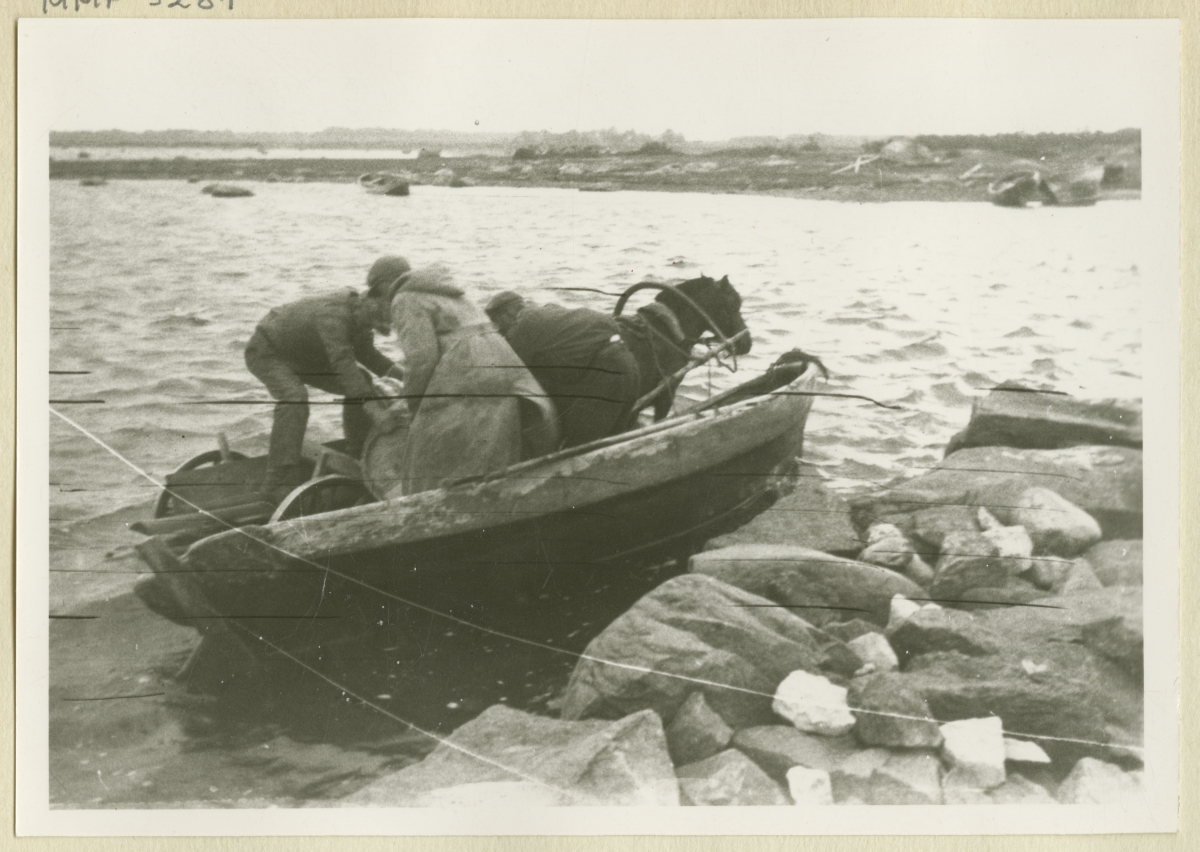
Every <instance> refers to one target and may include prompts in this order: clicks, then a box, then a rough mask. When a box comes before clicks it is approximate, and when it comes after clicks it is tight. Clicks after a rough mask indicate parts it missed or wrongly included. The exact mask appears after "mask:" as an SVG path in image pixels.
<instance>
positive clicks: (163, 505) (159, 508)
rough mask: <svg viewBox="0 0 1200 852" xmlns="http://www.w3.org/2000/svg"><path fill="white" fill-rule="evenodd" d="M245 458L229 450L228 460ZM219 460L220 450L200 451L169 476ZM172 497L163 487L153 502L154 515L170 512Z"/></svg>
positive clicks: (218, 462)
mask: <svg viewBox="0 0 1200 852" xmlns="http://www.w3.org/2000/svg"><path fill="white" fill-rule="evenodd" d="M245 460H246V456H244V455H242V454H241V453H238V452H231V453H230V454H229V456H228V461H245ZM221 461H222V457H221V451H220V450H209V451H207V452H204V453H201V454H200V455H198V456H196V457H195V458H190V459H188V460H187V461H185V462H184V463H183V464H181V465H180V466H179V467H178V468H176V469H175V471H174V473H172V474H171V476H174V475H175V474H176V473H183V472H184V471H185V470H195V469H196V468H198V467H204V466H205V465H216V464H220V463H221ZM169 478H170V477H168V479H169ZM172 499H173V498H172V496H171V493H170V492H169V491H167V490H166V489H165V488H164V489H163V490H162V492H161V493H160V494H159V495H158V502H157V503H155V504H154V517H156V518H165V517H166V516H167V515H168V514H170V511H171V500H172Z"/></svg>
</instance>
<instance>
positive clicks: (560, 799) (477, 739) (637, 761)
mask: <svg viewBox="0 0 1200 852" xmlns="http://www.w3.org/2000/svg"><path fill="white" fill-rule="evenodd" d="M437 791H445V792H441V793H438V792H437ZM488 795H495V796H499V798H498V799H488V798H487V796H488ZM477 799H478V800H479V801H480V802H481V803H488V804H491V803H493V802H494V801H507V800H511V801H513V802H515V803H519V804H531V803H541V804H547V803H553V804H576V805H579V804H592V805H595V804H604V805H678V804H679V788H678V784H677V783H676V780H675V771H674V767H673V766H672V765H671V758H670V756H669V755H668V754H667V742H666V738H665V736H664V735H663V728H662V721H661V720H660V719H659V718H658V716H657V715H655V714H654V713H651V712H650V711H648V710H646V711H642V712H639V713H634V714H632V715H630V716H627V717H625V718H624V719H620V720H618V721H615V722H609V721H588V722H563V721H559V720H557V719H547V718H545V717H542V716H534V715H532V714H530V713H523V712H521V711H519V710H513V709H511V708H509V707H505V706H504V705H502V704H498V705H495V706H493V707H489V708H488V709H487V710H485V711H484V712H483V713H482V714H480V715H479V716H478V717H476V718H475V719H474V720H472V721H470V722H467V723H466V724H465V725H463V726H462V727H460V728H459V729H458V730H456V731H455V732H454V733H452V734H451V735H450V736H449V737H448V738H447V741H446V742H444V743H441V744H439V745H438V746H437V748H435V749H434V750H433V751H432V752H430V753H429V755H428V756H426V758H425V759H424V760H422V761H421V762H420V763H416V764H413V765H412V766H409V767H407V768H405V769H402V770H400V771H399V772H396V773H394V774H392V775H388V776H385V777H384V778H381V779H379V780H378V781H375V782H373V783H372V784H369V785H368V786H366V787H364V788H363V789H361V790H359V791H358V792H357V793H355V794H354V795H352V796H350V797H348V798H347V799H345V800H343V804H347V805H352V806H359V807H380V806H387V807H396V806H402V805H416V804H455V803H459V802H468V803H469V802H472V801H475V800H477ZM543 799H544V800H545V801H541V800H543Z"/></svg>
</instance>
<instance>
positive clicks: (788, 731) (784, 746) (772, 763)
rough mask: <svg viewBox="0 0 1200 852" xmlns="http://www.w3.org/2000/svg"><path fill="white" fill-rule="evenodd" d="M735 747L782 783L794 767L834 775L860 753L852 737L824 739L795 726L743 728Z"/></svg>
mask: <svg viewBox="0 0 1200 852" xmlns="http://www.w3.org/2000/svg"><path fill="white" fill-rule="evenodd" d="M731 745H732V746H733V747H734V748H736V749H738V750H739V751H741V752H743V753H744V754H745V755H746V756H747V757H749V758H750V759H751V760H753V761H754V762H755V763H757V764H758V765H759V766H760V767H762V770H763V771H764V772H766V773H767V774H768V775H770V776H771V777H772V778H774V779H775V780H776V781H780V782H784V781H785V779H786V776H787V771H788V770H789V769H791V768H792V767H793V766H807V767H808V768H809V769H823V770H825V771H826V772H832V771H833V770H834V769H835V768H836V767H837V766H839V765H840V764H841V763H842V762H843V761H844V760H846V758H848V757H850V756H851V755H853V754H855V753H856V752H858V751H860V749H859V747H858V745H857V744H856V743H855V741H854V738H853V737H852V736H850V735H846V736H841V737H822V736H818V735H816V734H806V733H804V732H803V731H798V730H796V728H795V727H794V726H792V725H760V726H758V727H754V728H743V729H742V730H740V731H738V732H737V733H736V734H734V735H733V740H732V741H731ZM869 775H870V773H868V776H869Z"/></svg>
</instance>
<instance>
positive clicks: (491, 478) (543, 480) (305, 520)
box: [184, 365, 818, 561]
mask: <svg viewBox="0 0 1200 852" xmlns="http://www.w3.org/2000/svg"><path fill="white" fill-rule="evenodd" d="M817 380H818V371H817V369H816V368H815V367H814V366H812V365H809V366H808V367H807V368H806V369H805V370H804V372H803V373H801V374H800V375H799V376H797V377H796V378H795V379H793V380H792V381H791V382H789V383H788V384H786V385H784V386H782V387H779V388H776V389H774V390H772V391H769V392H766V393H763V394H760V395H758V396H753V397H750V398H748V399H743V400H738V401H736V402H732V403H729V404H728V405H723V406H718V407H715V408H712V409H707V410H702V411H696V412H688V413H684V414H680V415H677V416H675V417H671V418H668V419H667V420H663V421H660V422H658V423H653V424H650V425H648V426H644V427H642V428H641V429H637V430H634V431H631V432H628V433H625V434H624V435H621V436H610V437H608V438H602V439H599V440H598V441H594V442H592V443H593V444H600V446H597V447H595V448H594V449H591V450H588V449H587V446H588V445H586V444H585V445H582V446H581V447H575V448H571V449H569V450H561V451H559V452H558V453H553V454H550V455H547V456H543V457H541V458H537V459H528V460H526V461H523V462H519V463H517V464H515V465H510V466H509V467H507V468H504V469H502V470H501V471H496V472H494V473H493V474H489V475H488V476H485V477H482V478H475V479H469V480H460V481H459V482H456V483H452V484H450V485H448V486H443V487H442V488H437V489H432V490H430V491H423V492H419V493H417V494H409V495H405V496H401V497H396V498H392V499H389V500H381V501H378V502H375V503H369V504H366V505H363V506H354V507H351V508H348V509H339V510H335V511H332V512H325V513H322V514H320V515H315V516H310V517H302V518H295V519H292V520H288V521H277V522H275V523H273V524H266V525H249V526H244V527H238V528H236V529H230V530H225V531H223V532H220V533H215V534H213V535H211V536H206V537H205V538H203V539H200V540H199V541H196V542H194V543H193V544H192V545H191V546H190V547H189V548H188V550H187V552H186V553H185V554H184V560H185V561H189V560H195V559H199V560H204V558H205V553H204V552H205V551H206V550H209V549H211V548H219V547H221V545H222V544H223V543H224V542H225V541H231V540H233V539H234V538H237V537H243V538H248V539H252V540H254V541H256V542H257V543H258V544H259V545H262V546H265V547H268V548H274V547H275V545H273V544H272V539H275V538H277V537H284V538H286V537H288V536H289V533H291V532H292V531H293V530H297V531H300V532H301V533H302V534H303V538H304V540H305V542H306V543H311V545H312V546H311V547H310V548H305V549H303V550H302V551H300V552H297V551H288V553H289V555H291V556H293V557H294V558H298V559H307V558H310V557H316V556H317V555H320V556H330V555H334V553H333V552H332V551H331V550H330V549H329V548H323V547H321V546H320V545H319V544H317V542H315V541H314V540H313V539H314V538H319V533H320V531H319V530H312V529H311V527H312V526H313V524H314V521H318V519H319V524H320V526H329V525H336V524H339V523H344V522H351V523H352V522H355V521H358V520H360V519H362V518H365V517H370V516H372V515H377V514H379V513H381V512H384V511H387V512H394V513H395V517H394V521H393V523H394V525H395V526H396V527H403V526H405V523H404V521H406V520H407V519H408V518H412V517H414V516H419V515H422V514H425V515H430V516H435V515H436V514H437V513H439V512H445V511H450V512H453V511H454V510H455V508H454V506H453V503H454V502H455V501H456V500H477V499H485V500H486V499H491V500H497V499H499V500H504V499H505V498H506V497H507V500H508V501H510V502H511V501H512V500H515V499H518V498H520V497H522V496H528V495H529V494H530V493H532V492H534V491H536V490H537V489H539V488H545V487H546V486H547V485H549V484H551V483H554V482H562V481H563V480H564V479H569V478H571V477H575V476H579V475H580V474H583V473H585V472H586V471H587V470H588V469H590V468H594V467H595V466H597V465H601V464H604V463H609V464H615V463H620V462H621V461H622V460H623V459H626V458H627V457H628V456H630V455H631V454H636V453H637V451H638V450H642V451H645V450H648V449H649V448H650V447H652V446H654V445H655V444H659V443H661V442H662V441H664V439H668V438H669V437H671V436H672V435H674V434H677V433H678V432H679V431H686V430H690V429H699V428H702V427H708V426H711V425H714V424H715V423H717V422H720V421H724V422H726V423H728V422H729V421H731V420H736V419H738V418H740V417H743V416H745V415H747V414H750V413H751V412H753V411H754V410H755V409H760V410H762V409H764V407H769V410H764V411H762V413H763V415H764V416H769V415H770V413H772V412H773V410H774V409H776V408H779V407H781V406H787V405H792V406H797V407H800V408H803V409H804V419H803V420H801V428H803V424H804V421H806V420H807V416H808V411H809V410H810V409H811V406H812V398H811V396H809V395H807V394H802V395H798V396H793V395H792V394H788V393H786V391H788V390H789V389H791V390H793V391H794V390H795V389H797V388H798V387H813V386H815V385H816V382H817ZM784 431H786V430H780V432H779V433H777V434H773V435H772V436H771V437H770V438H767V439H764V440H762V441H755V442H754V443H753V444H751V445H750V446H748V447H740V448H737V449H732V448H731V451H730V453H729V454H727V455H726V456H724V457H722V458H719V459H714V460H713V463H714V464H720V463H722V462H725V461H728V460H730V459H732V458H736V457H737V455H738V454H739V453H742V452H746V451H748V450H750V449H753V447H755V446H759V445H761V444H762V443H766V442H767V441H768V440H774V439H775V438H777V437H778V436H779V435H780V434H783V433H784ZM614 438H619V439H620V440H613V439H614ZM530 471H539V474H538V475H537V476H536V479H537V482H536V483H535V484H534V485H532V486H530V487H527V488H524V489H522V491H521V493H512V494H508V495H506V494H505V491H506V490H510V489H513V488H514V487H516V483H518V482H520V481H522V480H524V479H529V478H531V477H527V476H526V477H521V479H514V478H513V475H514V474H516V473H527V472H530ZM667 473H668V475H666V476H665V477H651V478H647V479H643V480H639V481H638V482H637V483H636V484H635V485H632V486H630V487H628V488H626V489H624V490H623V492H622V491H618V492H617V493H610V494H597V495H596V496H595V497H594V498H591V499H587V500H584V501H581V502H580V503H578V504H576V505H574V506H572V507H570V508H574V509H578V508H580V507H581V506H586V505H591V504H592V503H596V502H600V501H602V500H606V499H613V498H619V497H620V496H621V494H622V493H634V492H635V491H637V490H640V489H644V488H647V487H652V486H654V485H658V484H663V483H665V482H670V481H671V480H672V479H674V478H677V477H676V476H675V475H671V472H670V471H668V472H667ZM564 508H567V507H564V506H562V505H559V506H557V507H555V508H552V509H546V510H545V511H530V512H529V513H527V514H525V515H524V517H523V518H522V520H527V519H529V518H531V517H534V516H543V517H545V516H549V515H552V514H554V513H555V512H559V511H563V510H564ZM496 525H497V524H495V523H494V522H487V521H477V522H474V523H470V524H462V525H461V526H460V527H458V528H454V529H446V530H444V531H442V532H440V533H437V534H429V535H423V534H416V535H414V536H413V537H411V538H409V539H407V540H405V539H402V538H400V539H398V540H396V541H388V542H384V543H379V544H373V545H371V547H377V546H384V547H387V546H401V545H407V544H415V543H418V542H421V541H429V540H432V539H436V538H438V537H440V536H442V535H453V534H460V533H465V532H470V531H472V530H477V529H481V528H486V527H489V526H496ZM311 533H316V535H314V536H313V537H312V538H310V537H309V534H311Z"/></svg>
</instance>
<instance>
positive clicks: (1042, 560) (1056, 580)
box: [1029, 556, 1075, 589]
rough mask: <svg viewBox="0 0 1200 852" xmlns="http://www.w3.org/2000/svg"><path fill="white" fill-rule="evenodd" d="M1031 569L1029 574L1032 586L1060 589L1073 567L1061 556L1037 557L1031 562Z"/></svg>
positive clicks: (1071, 562)
mask: <svg viewBox="0 0 1200 852" xmlns="http://www.w3.org/2000/svg"><path fill="white" fill-rule="evenodd" d="M1032 563H1033V568H1032V570H1031V571H1030V572H1029V575H1030V578H1031V579H1032V580H1033V583H1034V585H1036V586H1038V587H1039V588H1042V589H1054V588H1061V587H1062V584H1063V583H1065V582H1066V580H1067V575H1068V574H1070V573H1071V569H1072V568H1074V567H1075V562H1074V561H1073V560H1071V559H1063V558H1062V557H1061V556H1037V557H1034V558H1033V560H1032Z"/></svg>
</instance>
